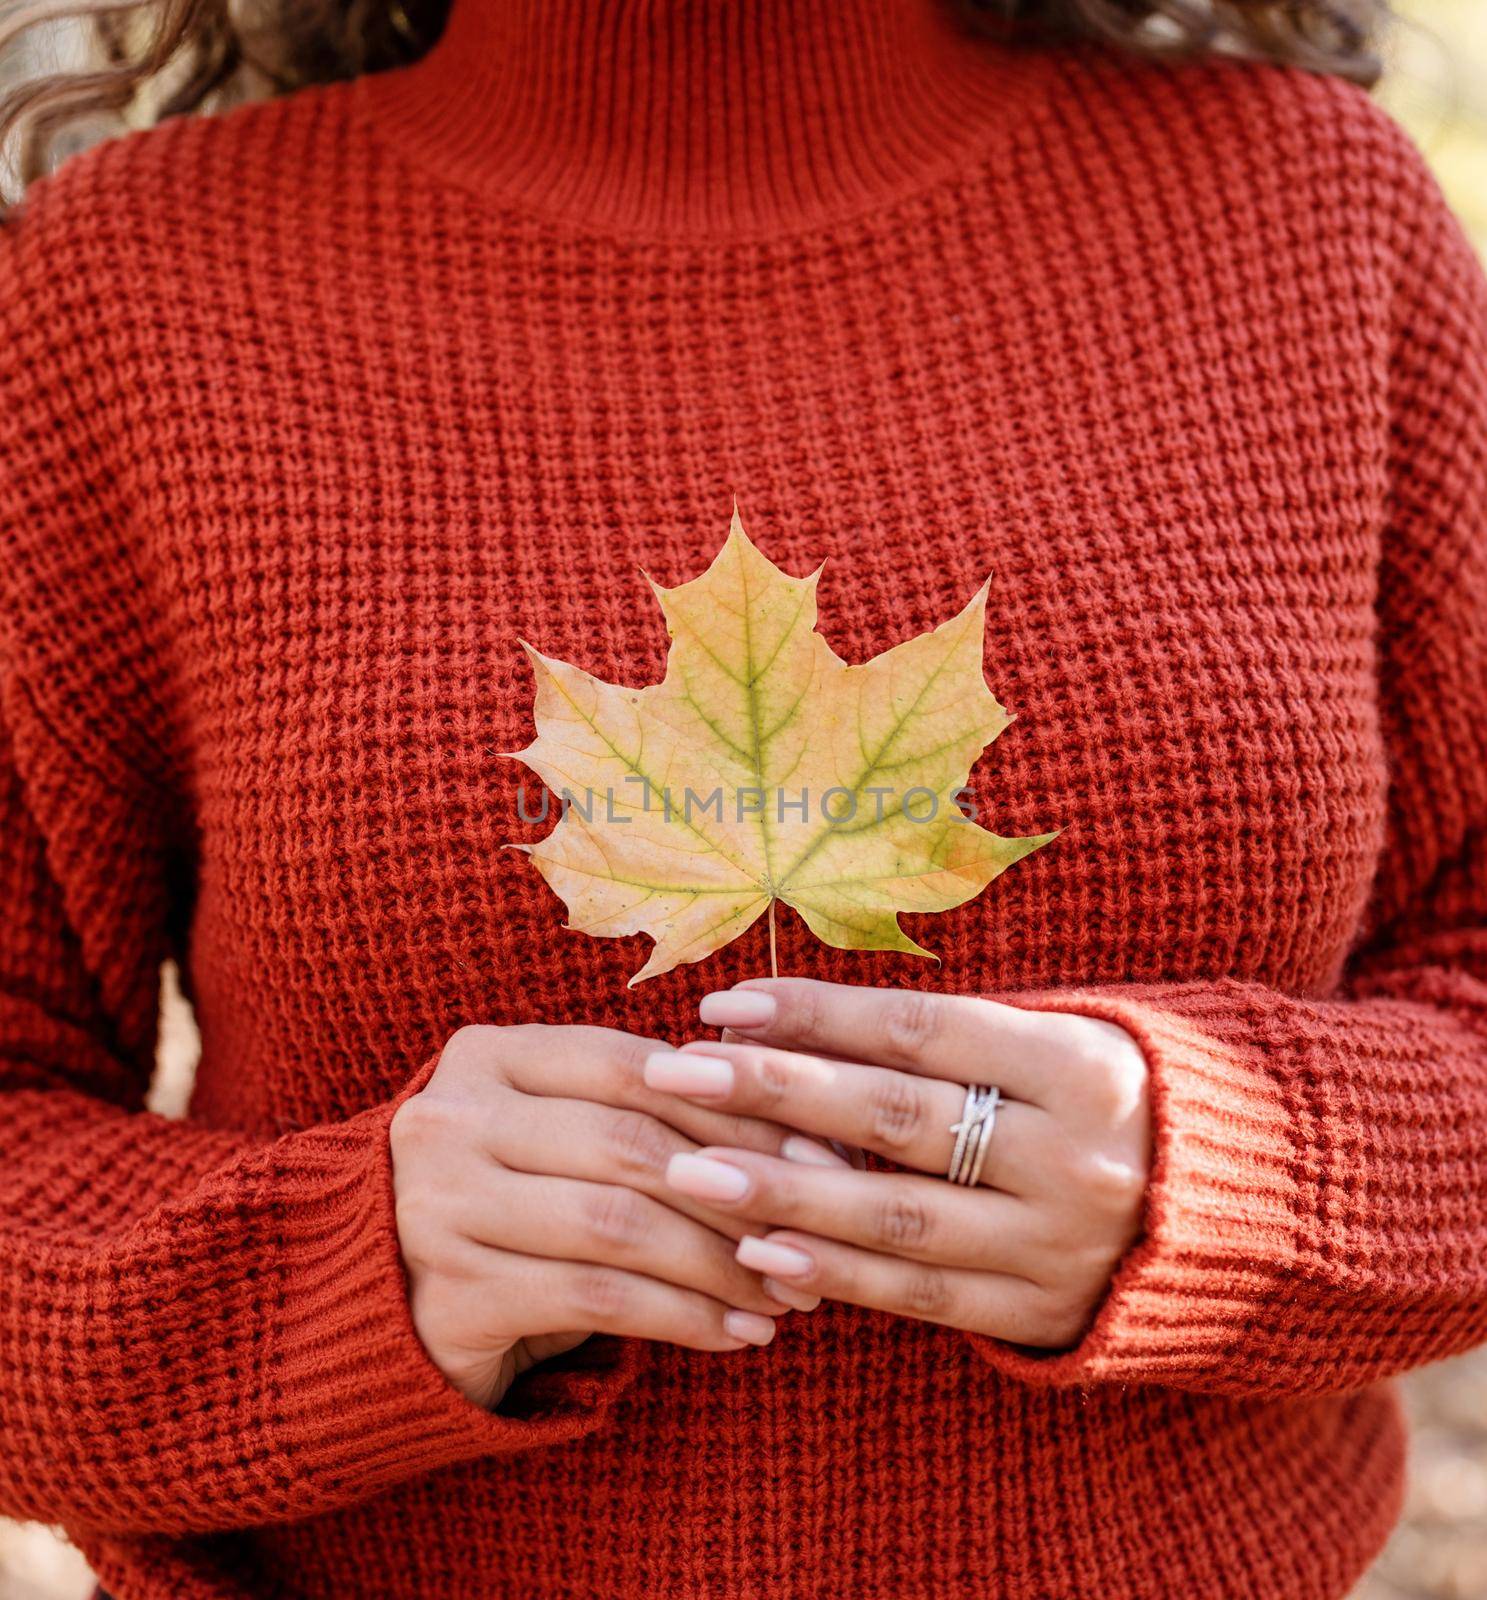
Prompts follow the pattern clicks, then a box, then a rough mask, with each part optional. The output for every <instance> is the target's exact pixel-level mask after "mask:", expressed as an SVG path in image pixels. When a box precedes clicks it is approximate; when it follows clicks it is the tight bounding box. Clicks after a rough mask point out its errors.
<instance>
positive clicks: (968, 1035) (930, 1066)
mask: <svg viewBox="0 0 1487 1600" xmlns="http://www.w3.org/2000/svg"><path fill="white" fill-rule="evenodd" d="M699 1015H700V1016H701V1019H702V1021H703V1022H704V1023H706V1024H707V1025H708V1026H710V1027H726V1028H730V1029H732V1030H733V1031H734V1032H735V1033H744V1034H747V1035H748V1037H749V1038H750V1039H753V1040H757V1041H758V1042H759V1043H761V1044H771V1045H776V1046H783V1047H785V1048H787V1049H791V1050H804V1051H809V1052H810V1053H812V1054H817V1055H819V1054H826V1055H837V1056H841V1057H843V1058H844V1059H846V1060H849V1061H872V1062H876V1063H878V1064H879V1065H881V1066H885V1067H897V1068H899V1069H900V1070H902V1071H905V1072H913V1073H917V1074H921V1075H925V1076H929V1077H934V1078H948V1079H950V1080H951V1081H952V1082H955V1083H959V1084H967V1083H990V1084H995V1085H996V1086H997V1088H999V1089H1001V1091H1002V1092H1003V1093H1004V1094H1007V1095H1010V1096H1011V1097H1012V1098H1013V1099H1015V1100H1022V1101H1027V1102H1031V1103H1032V1104H1034V1105H1043V1104H1046V1103H1047V1100H1048V1092H1049V1087H1050V1084H1054V1085H1056V1083H1057V1078H1058V1074H1059V1071H1060V1069H1061V1068H1062V1067H1064V1066H1065V1065H1066V1064H1067V1062H1068V1058H1069V1047H1068V1020H1069V1019H1068V1018H1067V1017H1066V1016H1063V1015H1061V1014H1060V1013H1056V1012H1055V1013H1045V1012H1041V1011H1024V1010H1022V1009H1021V1008H1019V1007H1017V1006H1009V1005H1003V1004H1001V1003H1000V1002H999V1001H996V1000H981V999H977V998H975V997H972V996H969V995H947V994H933V993H930V992H928V991H924V990H919V989H869V988H865V987H862V986H859V985H857V984H845V983H822V982H819V981H818V980H816V979H814V978H750V979H748V980H746V981H745V982H744V983H741V984H739V985H738V986H737V987H736V988H733V989H726V990H722V991H720V992H718V993H716V994H710V995H707V996H705V997H704V998H703V1001H702V1004H701V1007H700V1010H699Z"/></svg>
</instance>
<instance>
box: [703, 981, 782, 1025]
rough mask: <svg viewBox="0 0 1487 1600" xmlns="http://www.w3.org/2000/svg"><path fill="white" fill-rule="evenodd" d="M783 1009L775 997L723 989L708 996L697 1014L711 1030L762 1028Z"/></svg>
mask: <svg viewBox="0 0 1487 1600" xmlns="http://www.w3.org/2000/svg"><path fill="white" fill-rule="evenodd" d="M778 1010H779V1006H778V1004H777V1003H776V1001H775V997H774V996H773V995H772V994H760V993H759V991H758V990H757V989H720V990H719V991H718V992H717V993H716V994H705V995H703V997H702V1004H701V1005H699V1006H698V1008H697V1015H698V1016H699V1017H701V1018H702V1020H703V1021H704V1022H705V1023H706V1024H707V1025H708V1027H710V1028H762V1027H763V1026H764V1025H765V1024H766V1023H768V1022H773V1021H774V1017H775V1012H776V1011H778Z"/></svg>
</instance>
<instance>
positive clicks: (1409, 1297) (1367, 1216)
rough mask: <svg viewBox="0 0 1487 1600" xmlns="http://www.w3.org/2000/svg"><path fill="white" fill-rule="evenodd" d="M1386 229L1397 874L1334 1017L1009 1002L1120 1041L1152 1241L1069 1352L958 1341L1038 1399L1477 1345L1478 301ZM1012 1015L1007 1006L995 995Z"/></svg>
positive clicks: (1169, 1002) (1151, 995)
mask: <svg viewBox="0 0 1487 1600" xmlns="http://www.w3.org/2000/svg"><path fill="white" fill-rule="evenodd" d="M1402 159H1404V165H1405V169H1406V171H1407V172H1411V173H1412V174H1413V178H1414V182H1415V184H1416V187H1417V192H1418V194H1419V196H1420V205H1419V209H1418V211H1416V213H1415V215H1414V216H1413V218H1412V219H1411V220H1410V222H1409V224H1408V225H1407V226H1405V227H1403V228H1401V230H1400V240H1401V242H1400V246H1399V253H1398V254H1397V255H1396V257H1395V259H1396V261H1398V263H1399V265H1398V268H1397V288H1396V293H1395V304H1396V308H1397V310H1396V317H1395V323H1394V330H1395V337H1394V340H1393V347H1394V348H1393V357H1392V362H1391V369H1390V407H1391V412H1392V420H1391V464H1390V490H1389V505H1388V507H1387V526H1386V530H1385V534H1384V542H1383V549H1382V557H1381V562H1382V567H1381V573H1380V583H1379V598H1378V660H1379V691H1378V692H1379V715H1380V719H1381V724H1382V732H1383V737H1384V742H1385V748H1386V751H1387V754H1388V760H1389V768H1390V775H1391V776H1390V783H1391V795H1390V805H1389V817H1388V823H1387V829H1386V841H1385V848H1384V850H1383V853H1382V856H1381V864H1380V867H1379V870H1378V874H1377V879H1376V883H1375V885H1374V893H1373V897H1372V902H1371V906H1370V910H1369V913H1368V916H1367V919H1366V924H1365V926H1364V927H1363V928H1362V929H1360V932H1359V936H1358V939H1357V942H1356V944H1355V947H1354V949H1353V951H1352V954H1351V956H1350V958H1349V961H1348V963H1347V966H1346V968H1345V971H1344V973H1343V975H1342V979H1341V982H1340V984H1339V986H1338V987H1337V989H1336V991H1335V992H1334V993H1329V994H1328V995H1326V996H1325V997H1318V998H1306V997H1298V996H1296V995H1291V994H1286V993H1279V992H1277V991H1276V990H1275V989H1273V988H1268V987H1266V986H1265V985H1263V984H1260V983H1256V982H1249V981H1240V980H1237V979H1223V980H1219V981H1215V982H1184V983H1172V984H1167V985H1160V984H1146V985H1143V986H1140V987H1137V986H1133V985H1127V986H1123V985H1099V986H1091V987H1087V988H1073V989H1069V990H1065V991H1061V992H1052V993H1043V994H1037V993H1028V994H1022V995H1018V996H1017V997H1016V1001H1017V1003H1018V1004H1022V1005H1027V1006H1030V1007H1035V1008H1042V1009H1050V1010H1061V1011H1077V1012H1085V1013H1087V1014H1090V1015H1094V1016H1099V1017H1104V1018H1106V1019H1108V1020H1110V1021H1112V1022H1116V1023H1119V1024H1121V1025H1123V1026H1124V1027H1126V1028H1127V1029H1128V1030H1129V1031H1130V1032H1131V1033H1132V1034H1133V1035H1134V1036H1135V1037H1136V1039H1137V1040H1138V1041H1139V1042H1140V1044H1141V1045H1142V1047H1143V1049H1144V1050H1145V1052H1146V1056H1147V1060H1148V1064H1149V1068H1150V1073H1151V1089H1152V1100H1153V1114H1154V1123H1155V1139H1154V1151H1155V1158H1154V1165H1153V1171H1152V1177H1151V1181H1150V1184H1149V1186H1148V1191H1147V1199H1146V1211H1145V1218H1144V1230H1143V1233H1142V1235H1141V1236H1140V1237H1139V1238H1138V1240H1137V1243H1136V1244H1135V1245H1134V1246H1133V1248H1132V1249H1131V1250H1130V1251H1129V1252H1128V1254H1127V1256H1126V1257H1125V1259H1124V1260H1123V1261H1122V1262H1121V1263H1120V1265H1119V1267H1118V1269H1117V1272H1116V1275H1115V1278H1114V1280H1113V1283H1112V1286H1111V1288H1110V1290H1109V1292H1108V1294H1107V1296H1106V1298H1105V1300H1104V1302H1103V1304H1102V1305H1101V1307H1100V1308H1099V1309H1098V1310H1097V1312H1096V1315H1095V1318H1094V1320H1093V1322H1092V1324H1091V1325H1090V1326H1089V1328H1088V1330H1087V1332H1086V1335H1085V1337H1084V1338H1083V1340H1082V1341H1081V1342H1080V1344H1079V1345H1078V1346H1077V1347H1076V1348H1074V1349H1072V1350H1069V1351H1065V1352H1060V1353H1056V1354H1051V1355H1039V1354H1037V1353H1034V1352H1029V1351H1024V1350H1018V1349H1015V1348H1013V1347H1011V1346H1008V1345H1006V1344H1002V1343H999V1342H997V1341H995V1340H993V1339H990V1338H985V1337H980V1336H975V1335H969V1336H968V1337H970V1338H971V1339H972V1343H973V1344H974V1345H975V1346H976V1348H977V1349H978V1350H980V1351H981V1353H982V1354H984V1355H985V1357H986V1359H987V1360H989V1361H990V1362H992V1363H993V1364H994V1365H995V1366H997V1367H998V1368H1000V1369H1002V1370H1003V1371H1005V1372H1007V1373H1010V1374H1013V1375H1015V1376H1017V1377H1020V1378H1023V1379H1026V1380H1027V1381H1030V1382H1034V1383H1045V1384H1091V1383H1099V1382H1119V1383H1150V1384H1163V1385H1170V1386H1175V1387H1178V1388H1184V1389H1191V1390H1201V1391H1209V1392H1218V1393H1223V1394H1230V1395H1254V1396H1272V1395H1293V1394H1318V1393H1324V1392H1334V1391H1343V1390H1348V1389H1352V1388H1356V1387H1358V1386H1361V1385H1365V1384H1368V1383H1370V1382H1372V1381H1374V1380H1376V1379H1381V1378H1384V1377H1387V1376H1388V1375H1390V1374H1393V1373H1398V1372H1400V1371H1403V1370H1405V1369H1408V1368H1411V1367H1415V1366H1418V1365H1420V1364H1422V1363H1424V1362H1428V1361H1432V1360H1435V1359H1437V1358H1440V1357H1443V1356H1449V1355H1452V1354H1454V1353H1456V1352H1459V1351H1463V1350H1466V1349H1468V1348H1469V1347H1471V1346H1473V1345H1475V1344H1477V1343H1480V1342H1481V1341H1483V1340H1484V1339H1487V719H1484V716H1483V711H1484V707H1487V282H1484V279H1483V275H1482V271H1481V268H1480V266H1479V265H1478V263H1477V261H1476V258H1475V256H1474V255H1473V252H1472V250H1471V246H1470V245H1469V243H1468V242H1467V240H1466V238H1465V236H1464V234H1463V232H1462V230H1461V228H1460V226H1459V224H1458V223H1457V222H1456V220H1455V219H1454V217H1452V215H1451V214H1450V212H1449V211H1448V210H1447V208H1446V206H1445V202H1444V200H1443V199H1442V197H1441V196H1440V193H1439V191H1438V189H1436V187H1435V185H1434V183H1433V180H1431V179H1430V178H1429V177H1428V174H1426V173H1425V172H1424V169H1423V168H1422V167H1417V166H1416V165H1414V164H1412V163H1411V162H1410V161H1409V160H1408V159H1407V158H1402ZM1001 998H1008V997H1007V996H1001Z"/></svg>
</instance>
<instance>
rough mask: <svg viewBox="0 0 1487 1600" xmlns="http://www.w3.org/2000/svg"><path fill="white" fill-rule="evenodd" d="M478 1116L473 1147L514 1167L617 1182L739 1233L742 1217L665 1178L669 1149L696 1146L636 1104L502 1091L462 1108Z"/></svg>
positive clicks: (672, 1151) (685, 1149) (729, 1232)
mask: <svg viewBox="0 0 1487 1600" xmlns="http://www.w3.org/2000/svg"><path fill="white" fill-rule="evenodd" d="M466 1114H467V1115H473V1116H479V1117H482V1118H483V1120H482V1121H481V1123H480V1124H479V1126H478V1131H477V1136H478V1138H479V1140H480V1144H481V1148H482V1149H483V1150H484V1151H485V1152H486V1154H488V1155H489V1156H490V1157H492V1158H493V1159H494V1160H495V1161H497V1162H499V1163H500V1165H501V1166H503V1167H509V1168H511V1169H512V1170H513V1171H516V1172H526V1173H532V1174H537V1175H545V1176H548V1177H558V1178H581V1179H586V1180H587V1181H589V1182H591V1183H617V1184H623V1185H625V1186H626V1187H627V1188H631V1189H635V1190H638V1191H639V1192H640V1193H641V1194H646V1195H650V1196H651V1197H652V1198H653V1199H656V1200H661V1201H664V1202H665V1203H666V1204H667V1205H671V1206H674V1207H676V1209H677V1210H679V1211H681V1212H682V1213H683V1214H684V1215H685V1216H689V1217H691V1218H693V1219H694V1220H695V1221H697V1222H701V1223H705V1224H706V1225H707V1226H709V1227H713V1228H717V1229H718V1230H719V1231H720V1232H722V1233H724V1234H726V1235H727V1236H728V1237H729V1238H734V1239H737V1238H742V1236H743V1234H744V1232H745V1231H746V1228H747V1224H746V1223H745V1222H744V1221H743V1220H742V1219H741V1218H738V1217H730V1216H727V1215H725V1214H723V1213H722V1212H719V1211H717V1210H714V1209H713V1208H711V1207H709V1206H705V1205H702V1204H701V1203H699V1202H698V1201H695V1200H689V1199H687V1198H686V1197H685V1196H681V1195H678V1194H677V1193H676V1192H675V1191H674V1190H672V1189H670V1188H669V1187H668V1186H667V1183H666V1165H667V1163H668V1162H669V1161H670V1160H671V1158H672V1156H674V1155H683V1154H687V1153H689V1152H691V1151H695V1150H697V1149H698V1148H699V1146H698V1145H697V1143H696V1141H695V1140H692V1139H689V1138H688V1137H687V1136H686V1135H685V1134H683V1133H678V1132H677V1130H676V1129H675V1128H673V1127H672V1126H671V1125H670V1124H669V1123H666V1122H661V1121H658V1120H657V1119H656V1118H655V1117H652V1116H648V1115H647V1114H646V1113H645V1112H643V1111H621V1110H618V1109H616V1108H615V1107H614V1106H607V1105H599V1104H597V1103H596V1102H595V1101H593V1100H562V1099H558V1098H556V1097H553V1098H548V1097H544V1096H539V1095H529V1094H520V1093H517V1092H515V1091H512V1092H510V1093H507V1094H504V1095H502V1096H501V1097H500V1099H499V1100H498V1101H497V1102H496V1103H495V1104H494V1105H493V1106H491V1107H483V1108H481V1110H480V1111H470V1110H469V1108H467V1109H466Z"/></svg>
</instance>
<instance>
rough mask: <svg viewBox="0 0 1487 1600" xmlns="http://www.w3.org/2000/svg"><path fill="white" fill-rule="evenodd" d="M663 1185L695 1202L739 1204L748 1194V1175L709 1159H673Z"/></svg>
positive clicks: (739, 1168) (667, 1169) (678, 1157)
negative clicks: (711, 1201) (735, 1201)
mask: <svg viewBox="0 0 1487 1600" xmlns="http://www.w3.org/2000/svg"><path fill="white" fill-rule="evenodd" d="M666 1181H667V1183H669V1184H670V1185H671V1187H672V1188H673V1189H676V1190H679V1191H680V1192H681V1193H682V1194H689V1195H691V1196H692V1198H693V1199H694V1200H742V1199H743V1197H744V1196H745V1195H746V1194H747V1193H748V1192H749V1175H748V1173H747V1172H745V1171H744V1170H743V1169H742V1168H741V1167H734V1166H730V1165H729V1164H728V1163H727V1162H726V1161H714V1160H713V1159H712V1157H711V1156H672V1158H671V1160H670V1161H668V1162H667V1163H666Z"/></svg>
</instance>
